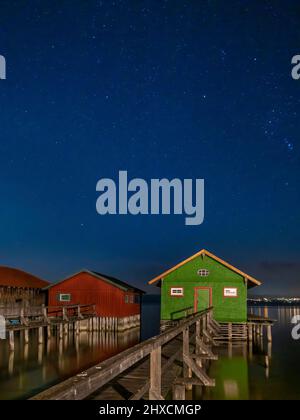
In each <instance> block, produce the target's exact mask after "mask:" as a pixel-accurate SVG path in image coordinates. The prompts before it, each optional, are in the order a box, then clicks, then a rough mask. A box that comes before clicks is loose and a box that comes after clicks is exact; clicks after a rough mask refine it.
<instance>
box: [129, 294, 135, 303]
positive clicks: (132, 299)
mask: <svg viewBox="0 0 300 420" xmlns="http://www.w3.org/2000/svg"><path fill="white" fill-rule="evenodd" d="M133 302H134V295H130V303H133Z"/></svg>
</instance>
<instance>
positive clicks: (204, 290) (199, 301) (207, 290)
mask: <svg viewBox="0 0 300 420" xmlns="http://www.w3.org/2000/svg"><path fill="white" fill-rule="evenodd" d="M211 303H212V290H211V287H195V295H194V311H195V312H199V311H203V310H204V309H207V308H209V307H210V306H211Z"/></svg>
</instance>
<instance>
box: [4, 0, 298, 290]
mask: <svg viewBox="0 0 300 420" xmlns="http://www.w3.org/2000/svg"><path fill="white" fill-rule="evenodd" d="M299 21H300V3H299V1H298V0H295V1H286V0H285V1H275V0H274V1H262V0H260V1H241V0H240V1H224V0H223V1H201V0H198V1H196V0H194V1H183V0H169V1H167V0H159V1H153V0H152V1H143V0H139V1H137V0H136V1H133V0H131V1H130V0H126V1H125V0H124V1H122V0H115V1H108V0H104V1H93V0H89V1H79V0H51V1H50V0H49V1H47V0H44V1H37V0H36V1H34V0H27V1H21V0H19V1H14V0H1V6H0V54H2V55H3V56H5V58H6V61H7V80H0V123H1V131H0V174H1V182H0V194H1V205H0V217H1V219H0V264H1V265H8V266H13V267H18V268H22V269H24V270H26V271H29V272H32V273H34V274H36V275H39V276H41V277H42V278H45V279H47V280H50V281H52V280H58V279H60V278H62V277H65V276H67V275H68V274H72V273H73V272H76V271H78V270H79V269H81V268H83V267H86V268H89V269H94V270H97V271H100V272H103V273H107V274H110V275H115V276H118V277H120V278H121V279H123V280H125V281H129V282H131V283H133V284H135V285H138V286H139V287H142V288H144V289H145V290H147V291H150V292H151V291H152V292H156V291H157V290H156V288H155V287H144V286H145V283H146V282H147V281H148V280H150V279H151V278H152V277H154V276H155V275H157V274H159V273H160V272H162V271H163V270H165V269H167V268H169V267H170V266H172V265H174V264H176V263H178V262H179V261H181V260H182V259H184V258H186V257H188V256H190V255H191V254H193V253H195V252H197V251H198V250H200V249H202V248H207V249H208V250H210V251H211V252H213V253H215V254H216V255H218V256H220V257H221V258H224V259H225V260H227V261H228V262H230V263H232V264H234V265H236V266H237V267H238V268H240V269H242V270H244V271H246V272H247V273H249V274H250V275H253V276H255V277H257V278H258V279H259V280H261V281H263V283H264V286H262V287H260V288H257V290H256V293H261V294H262V293H264V294H285V295H292V294H297V295H300V279H299V274H300V259H299V257H300V212H299V208H300V195H299V181H300V166H299V163H300V148H299V135H300V118H299V116H300V80H298V81H296V80H293V79H292V77H291V69H292V65H291V59H292V57H293V56H294V55H295V54H300V25H299ZM119 170H127V171H128V176H129V177H130V178H135V177H140V178H143V179H145V180H147V181H149V180H150V179H151V178H162V177H166V178H169V179H172V178H175V177H177V178H182V179H183V178H194V179H195V178H204V179H205V220H204V223H203V224H202V225H199V226H185V224H184V216H178V215H176V216H129V215H128V216H100V215H98V214H97V213H96V208H95V205H96V199H97V197H98V193H97V192H96V183H97V181H98V180H99V179H100V178H103V177H105V178H107V177H109V178H113V179H117V175H118V171H119Z"/></svg>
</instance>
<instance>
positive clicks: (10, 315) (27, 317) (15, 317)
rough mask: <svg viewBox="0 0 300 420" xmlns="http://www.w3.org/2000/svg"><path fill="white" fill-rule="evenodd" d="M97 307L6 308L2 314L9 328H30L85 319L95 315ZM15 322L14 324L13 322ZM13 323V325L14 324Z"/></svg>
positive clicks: (91, 305)
mask: <svg viewBox="0 0 300 420" xmlns="http://www.w3.org/2000/svg"><path fill="white" fill-rule="evenodd" d="M95 310H96V307H95V305H93V304H86V305H65V306H45V305H42V306H37V307H34V306H33V307H20V308H18V309H16V308H11V309H9V308H6V309H5V310H4V309H3V310H2V311H1V310H0V314H1V315H3V316H4V317H5V319H6V322H7V328H8V329H9V328H10V327H11V328H17V327H18V326H26V327H30V326H31V325H32V326H33V325H35V324H37V323H38V324H39V323H42V324H43V323H46V324H49V323H51V322H52V323H53V322H56V321H69V320H72V319H78V320H80V319H84V318H85V317H91V316H94V315H95ZM13 321H14V322H13ZM12 322H13V324H12Z"/></svg>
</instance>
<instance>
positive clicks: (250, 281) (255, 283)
mask: <svg viewBox="0 0 300 420" xmlns="http://www.w3.org/2000/svg"><path fill="white" fill-rule="evenodd" d="M205 255H207V256H208V257H210V258H212V259H213V260H215V261H218V262H219V263H220V264H222V265H224V266H225V267H227V268H229V269H230V270H232V271H234V272H235V273H238V274H240V275H241V276H243V277H244V278H245V279H246V280H247V281H248V284H249V287H253V286H260V285H261V284H262V283H261V282H260V281H259V280H257V279H255V278H254V277H252V276H249V274H246V273H244V272H243V271H241V270H239V269H238V268H236V267H234V266H233V265H231V264H229V263H228V262H226V261H224V260H222V259H221V258H219V257H217V256H216V255H214V254H212V253H211V252H209V251H207V250H206V249H201V251H199V252H197V253H196V254H194V255H192V256H191V257H189V258H186V259H185V260H183V261H181V262H180V263H179V264H177V265H175V266H174V267H172V268H170V269H169V270H166V271H164V272H163V273H162V274H160V275H159V276H156V277H154V278H153V279H152V280H150V281H149V282H148V284H153V283H157V282H158V283H157V286H160V280H162V279H163V277H165V276H167V275H168V274H170V273H172V271H174V270H176V269H177V268H179V267H181V266H182V265H184V264H186V263H187V262H189V261H191V260H193V259H194V258H197V257H199V256H205Z"/></svg>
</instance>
